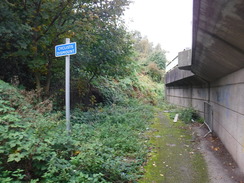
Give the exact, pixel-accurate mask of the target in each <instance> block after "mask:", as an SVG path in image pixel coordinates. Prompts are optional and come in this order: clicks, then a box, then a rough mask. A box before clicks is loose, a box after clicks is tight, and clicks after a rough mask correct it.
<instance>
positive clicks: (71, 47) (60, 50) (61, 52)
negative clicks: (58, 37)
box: [55, 42, 77, 57]
mask: <svg viewBox="0 0 244 183" xmlns="http://www.w3.org/2000/svg"><path fill="white" fill-rule="evenodd" d="M76 52H77V47H76V42H73V43H68V44H60V45H57V46H55V57H62V56H67V55H75V54H76Z"/></svg>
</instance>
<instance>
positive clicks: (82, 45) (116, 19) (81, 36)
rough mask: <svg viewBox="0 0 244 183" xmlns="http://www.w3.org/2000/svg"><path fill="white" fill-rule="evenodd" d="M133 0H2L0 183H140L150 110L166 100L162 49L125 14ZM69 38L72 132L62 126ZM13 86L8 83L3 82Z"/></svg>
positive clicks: (0, 28)
mask: <svg viewBox="0 0 244 183" xmlns="http://www.w3.org/2000/svg"><path fill="white" fill-rule="evenodd" d="M129 4H130V1H127V0H125V1H121V0H111V1H107V0H100V1H90V0H88V1H84V0H74V1H71V0H64V1H60V0H46V1H20V0H17V1H9V0H5V1H3V2H1V3H0V20H1V21H0V37H1V40H2V41H1V43H0V64H1V68H0V73H1V74H0V79H1V80H0V171H1V174H0V182H3V183H7V182H11V183H19V182H31V183H34V182H47V183H48V182H50V183H51V182H55V183H59V182H60V183H61V182H65V183H66V182H72V183H76V182H77V183H81V182H85V183H89V182H91V183H92V182H93V183H95V182H101V183H105V182H136V181H137V180H138V178H140V177H141V175H142V170H141V166H142V165H143V163H144V161H145V158H146V154H147V150H148V148H147V144H146V142H145V137H144V132H145V129H146V128H147V125H148V123H149V122H150V119H151V118H152V114H153V112H152V110H153V108H152V106H153V105H157V104H158V102H160V101H161V100H162V98H163V93H164V92H163V90H164V88H163V83H162V81H163V74H164V68H165V62H166V57H165V51H164V50H163V49H162V48H161V47H160V45H157V46H153V44H152V43H151V42H149V40H148V39H147V38H146V37H144V38H143V37H142V36H141V35H140V33H139V32H135V33H129V32H127V30H126V28H125V26H124V25H123V21H122V19H121V16H122V15H123V12H124V10H125V9H126V8H127V7H128V5H129ZM66 37H69V38H71V41H72V42H73V41H75V42H77V46H78V50H79V51H78V53H77V55H75V56H72V61H71V105H72V106H71V107H72V112H71V113H72V118H71V122H72V133H71V134H70V135H68V134H67V133H66V131H65V121H64V109H63V106H64V86H65V84H64V62H63V59H60V58H55V57H54V54H53V52H54V46H55V45H57V44H62V43H63V39H64V38H66ZM7 82H8V83H11V84H12V85H10V84H7Z"/></svg>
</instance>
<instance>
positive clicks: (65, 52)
mask: <svg viewBox="0 0 244 183" xmlns="http://www.w3.org/2000/svg"><path fill="white" fill-rule="evenodd" d="M65 43H66V44H62V45H57V46H55V56H56V57H62V56H65V112H66V130H67V132H68V134H69V133H70V132H71V125H70V55H74V54H76V52H77V47H76V42H73V43H70V39H69V38H66V39H65Z"/></svg>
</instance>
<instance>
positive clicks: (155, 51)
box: [133, 31, 167, 70]
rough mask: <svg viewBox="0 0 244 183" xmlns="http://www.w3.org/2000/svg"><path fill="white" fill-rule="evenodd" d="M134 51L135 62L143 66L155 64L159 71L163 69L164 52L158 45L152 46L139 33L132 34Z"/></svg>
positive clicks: (164, 62) (164, 61)
mask: <svg viewBox="0 0 244 183" xmlns="http://www.w3.org/2000/svg"><path fill="white" fill-rule="evenodd" d="M133 40H134V45H133V47H134V50H135V52H136V55H137V56H136V60H137V61H138V62H140V63H141V64H143V65H149V64H150V63H155V64H157V67H158V68H159V69H161V70H163V69H165V64H166V60H167V59H166V55H165V53H166V51H165V50H163V49H162V48H161V45H160V44H158V45H157V46H156V47H154V46H153V43H151V42H150V41H149V40H148V38H147V37H142V35H141V33H140V32H138V31H135V32H134V33H133Z"/></svg>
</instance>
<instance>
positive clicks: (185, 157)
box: [139, 113, 208, 183]
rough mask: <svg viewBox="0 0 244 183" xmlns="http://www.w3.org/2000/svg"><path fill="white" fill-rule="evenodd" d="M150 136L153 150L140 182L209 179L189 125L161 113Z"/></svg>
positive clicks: (189, 182) (200, 181) (193, 182)
mask: <svg viewBox="0 0 244 183" xmlns="http://www.w3.org/2000/svg"><path fill="white" fill-rule="evenodd" d="M148 135H149V137H150V142H151V144H152V146H153V149H152V152H151V154H150V158H149V160H148V163H147V165H146V166H145V176H144V178H143V179H141V180H140V181H139V183H183V182H184V183H196V182H197V183H206V182H208V173H207V168H206V163H205V161H204V158H203V156H202V155H201V153H200V152H198V151H197V150H196V149H194V142H193V139H192V136H191V131H190V130H189V126H187V125H186V124H184V123H182V122H177V123H174V122H173V121H172V120H170V119H169V117H168V116H167V115H165V114H163V113H159V114H157V117H156V118H155V121H154V123H153V125H152V130H151V131H150V132H149V134H148Z"/></svg>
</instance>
